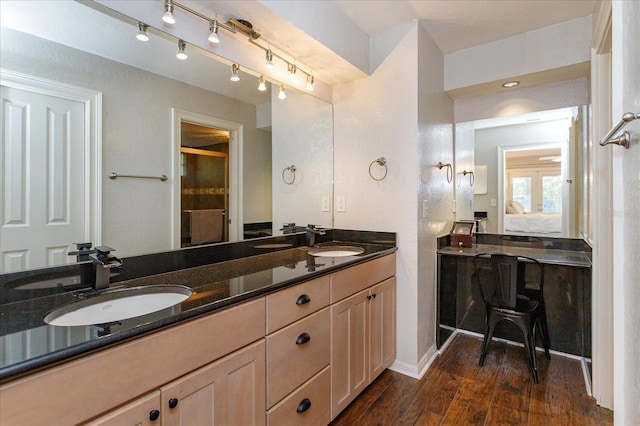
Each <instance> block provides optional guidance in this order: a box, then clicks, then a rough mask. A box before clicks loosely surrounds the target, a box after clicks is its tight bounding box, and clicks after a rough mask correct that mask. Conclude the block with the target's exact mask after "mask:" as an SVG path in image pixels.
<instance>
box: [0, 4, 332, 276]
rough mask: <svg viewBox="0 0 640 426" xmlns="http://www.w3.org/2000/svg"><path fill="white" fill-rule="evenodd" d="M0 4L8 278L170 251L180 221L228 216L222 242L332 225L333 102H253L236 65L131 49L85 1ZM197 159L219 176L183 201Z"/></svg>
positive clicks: (254, 76)
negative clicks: (89, 252)
mask: <svg viewBox="0 0 640 426" xmlns="http://www.w3.org/2000/svg"><path fill="white" fill-rule="evenodd" d="M0 4H1V6H2V11H1V16H2V29H1V31H2V33H1V37H0V42H1V45H0V53H1V56H0V59H1V61H0V64H1V67H2V70H3V80H2V90H3V93H2V106H1V108H2V110H1V111H2V127H3V128H2V143H3V149H2V153H1V154H0V155H1V157H0V160H1V161H0V167H2V170H1V171H2V176H3V178H2V179H3V183H2V203H3V211H2V232H3V234H2V236H1V237H2V238H1V244H2V264H1V272H9V271H17V270H21V269H31V268H34V267H42V266H47V265H55V264H60V263H67V262H68V261H73V260H74V259H73V258H70V257H69V256H67V252H68V251H70V250H72V249H73V243H76V242H82V241H86V240H88V239H89V238H90V239H91V240H90V241H92V242H93V243H100V244H103V245H109V246H111V247H114V248H115V249H116V250H117V252H116V254H117V255H119V256H125V257H126V256H132V255H138V254H146V253H153V252H159V251H166V250H171V249H175V248H179V247H181V246H184V244H185V241H186V243H187V244H188V243H189V240H188V238H190V232H189V231H185V230H184V224H185V221H189V220H191V219H190V218H189V217H188V216H187V217H185V211H187V210H188V211H189V212H190V211H193V210H198V209H212V210H213V209H221V210H223V211H224V222H223V223H224V226H223V228H222V236H223V237H222V239H223V240H225V241H237V240H240V239H244V238H248V237H252V236H264V235H267V234H273V235H277V234H279V233H281V231H279V230H280V228H282V225H283V224H284V223H291V222H295V223H297V224H298V225H303V226H304V225H306V224H307V223H313V224H317V225H320V226H324V227H331V226H332V225H333V216H332V212H331V210H332V209H331V202H330V201H331V200H332V199H333V186H332V181H333V154H332V152H333V107H332V105H331V104H329V103H327V102H325V101H323V100H320V99H318V98H315V97H313V96H311V95H310V94H309V93H302V92H300V91H298V90H295V89H293V88H289V87H287V88H286V92H285V94H286V97H285V98H284V99H281V97H280V96H279V84H278V83H277V82H274V83H273V84H272V83H270V82H268V81H267V85H266V86H267V90H265V91H259V90H258V77H259V75H260V74H259V73H256V72H253V71H251V70H246V69H245V68H244V67H243V65H242V64H239V81H231V80H230V77H231V74H232V63H231V62H229V61H227V60H225V59H223V58H219V57H217V56H215V55H214V54H212V53H211V52H208V51H205V50H202V49H198V48H196V47H193V46H191V45H190V44H189V40H185V41H186V49H185V52H186V54H187V55H188V59H187V60H178V59H176V53H177V52H178V49H179V46H178V41H177V40H176V39H175V38H173V37H171V36H169V35H167V34H165V33H164V32H162V31H160V30H157V29H154V28H147V29H146V30H147V35H148V36H149V40H148V41H144V42H143V41H138V40H137V39H136V37H135V36H136V33H138V25H137V24H138V22H137V21H136V20H134V19H131V18H129V17H126V16H123V15H120V14H118V13H117V12H113V11H110V10H107V9H106V8H104V7H102V6H100V5H97V4H95V3H92V2H83V3H79V2H74V1H56V2H52V1H33V2H31V1H30V2H24V1H2V2H1V3H0ZM42 96H44V98H43V97H42ZM59 100H61V102H58V101H59ZM34 105H35V106H34ZM36 106H37V107H36ZM37 108H41V113H40V114H39V115H40V116H41V117H42V119H41V121H37V120H35V119H34V118H33V117H34V116H35V115H34V114H35V112H36V111H37ZM74 108H75V109H74ZM78 116H79V117H81V118H80V120H79V122H78V123H76V122H75V121H74V120H73V118H75V117H78ZM42 141H47V142H46V143H44V142H42ZM51 141H54V142H56V143H50V142H51ZM78 147H80V148H78ZM185 148H186V149H185ZM189 150H192V151H189ZM194 151H196V152H198V153H200V152H204V154H203V155H204V156H208V157H212V158H213V157H215V159H216V161H215V162H216V163H220V164H222V166H221V167H222V169H221V171H220V172H217V173H213V174H212V176H210V177H211V179H209V180H206V179H205V181H206V183H205V184H204V186H203V187H200V188H194V187H193V185H194V183H193V182H194V180H189V182H190V185H191V187H188V188H186V187H184V185H182V183H183V182H184V181H185V179H184V177H185V174H189V173H192V172H191V171H190V170H191V169H189V167H192V166H193V164H200V166H193V167H196V168H197V167H200V168H203V167H205V166H203V165H202V164H205V163H207V162H206V161H202V162H198V161H191V160H190V159H188V157H189V155H191V153H192V152H194ZM185 152H187V154H185ZM207 152H213V153H214V154H207ZM220 159H222V160H221V161H219V160H220ZM207 164H208V163H207ZM292 166H294V167H292ZM207 167H208V166H207ZM293 170H295V172H293V173H292V171H293ZM110 173H116V174H118V175H119V177H117V178H115V179H113V178H110V177H109V174H110ZM123 175H125V176H127V175H133V176H146V177H149V178H130V177H123ZM163 175H164V176H166V178H167V179H166V180H161V179H159V178H160V177H162V176H163ZM156 178H158V179H156ZM185 196H186V197H187V198H188V197H191V198H192V199H193V198H207V197H209V198H211V199H213V198H215V197H217V201H215V202H205V203H203V204H200V205H199V206H200V207H197V206H198V205H196V204H189V205H187V204H188V202H187V201H185V199H184V197H185ZM76 200H79V201H76ZM192 201H193V200H192ZM209 201H211V200H209ZM327 201H329V202H327ZM38 203H39V204H38ZM194 206H196V207H194ZM36 211H39V212H41V214H40V215H39V216H38V215H35V216H34V214H33V213H34V212H36ZM78 218H80V219H81V220H80V221H79V222H78V223H76V225H75V228H73V227H69V226H67V225H69V222H70V221H73V222H74V223H75V222H76V221H77V220H78ZM35 222H39V223H43V224H44V225H43V227H41V228H37V227H32V226H31V225H32V224H34V223H35ZM51 233H53V234H56V233H57V234H56V235H57V237H56V238H57V240H56V241H55V242H54V241H49V240H48V237H47V235H48V234H51ZM185 233H186V234H187V235H185ZM185 238H186V240H185ZM61 240H64V243H61ZM25 241H27V242H28V244H23V243H24V242H25ZM16 242H20V244H17V243H16ZM14 243H16V244H14Z"/></svg>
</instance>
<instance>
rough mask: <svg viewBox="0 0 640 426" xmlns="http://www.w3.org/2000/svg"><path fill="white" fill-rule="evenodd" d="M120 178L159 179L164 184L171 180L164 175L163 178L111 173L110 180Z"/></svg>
mask: <svg viewBox="0 0 640 426" xmlns="http://www.w3.org/2000/svg"><path fill="white" fill-rule="evenodd" d="M119 177H126V178H136V179H159V180H161V181H162V182H164V181H165V180H167V179H169V178H168V177H167V176H166V175H162V176H139V175H120V174H118V173H116V172H111V173H109V179H115V178H119Z"/></svg>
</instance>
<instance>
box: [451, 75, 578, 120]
mask: <svg viewBox="0 0 640 426" xmlns="http://www.w3.org/2000/svg"><path fill="white" fill-rule="evenodd" d="M587 104H589V80H588V79H586V78H577V79H573V80H563V81H557V82H554V83H547V84H541V85H538V86H534V87H525V88H522V89H519V88H517V87H516V88H513V89H509V90H506V89H505V90H503V91H501V92H498V93H494V94H490V95H482V96H474V97H470V98H465V99H457V100H456V101H455V119H456V123H460V122H463V121H474V120H481V119H485V118H493V117H507V116H511V115H518V114H526V113H530V112H536V111H547V110H552V109H560V108H567V107H573V106H576V105H587Z"/></svg>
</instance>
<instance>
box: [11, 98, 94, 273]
mask: <svg viewBox="0 0 640 426" xmlns="http://www.w3.org/2000/svg"><path fill="white" fill-rule="evenodd" d="M0 113H1V114H0V116H1V120H2V134H1V135H0V137H1V138H2V150H1V152H0V178H1V183H0V191H1V194H0V195H1V201H2V207H1V212H0V215H1V220H2V221H1V228H0V272H11V271H17V270H23V269H28V268H38V267H44V266H53V265H60V264H63V263H68V262H70V261H73V260H75V259H73V258H70V257H69V256H68V255H67V253H68V251H69V248H72V247H73V243H74V242H82V241H84V238H86V235H87V233H86V229H88V226H87V224H86V223H85V222H86V218H87V212H86V208H87V207H86V206H87V203H86V202H85V197H87V191H86V176H85V174H86V171H85V166H84V165H85V163H86V161H85V155H86V152H85V150H86V149H87V148H86V145H85V138H86V137H87V136H86V135H87V134H88V132H87V129H86V128H85V127H86V119H85V118H86V117H85V114H86V112H85V105H84V103H83V102H80V101H75V100H69V99H63V98H60V97H56V96H50V95H44V94H40V93H35V92H32V91H27V90H21V89H18V88H14V87H7V86H2V87H1V105H0Z"/></svg>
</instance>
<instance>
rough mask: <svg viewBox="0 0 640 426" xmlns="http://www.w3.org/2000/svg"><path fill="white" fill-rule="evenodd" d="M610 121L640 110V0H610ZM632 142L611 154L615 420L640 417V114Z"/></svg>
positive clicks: (632, 125)
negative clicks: (639, 258) (627, 147)
mask: <svg viewBox="0 0 640 426" xmlns="http://www.w3.org/2000/svg"><path fill="white" fill-rule="evenodd" d="M611 20H612V29H613V38H612V64H613V66H612V76H613V78H612V82H613V85H612V86H613V87H612V112H613V117H612V122H613V123H617V122H618V121H619V120H620V117H621V116H622V114H623V113H625V112H629V111H632V112H634V113H636V114H638V113H640V58H639V56H638V46H639V45H640V30H639V29H638V22H640V3H638V2H635V1H613V2H612V18H611ZM626 130H627V131H628V132H629V133H630V135H631V146H630V147H629V149H622V148H620V147H616V146H610V147H606V148H602V147H596V149H608V150H611V151H612V155H613V163H612V170H613V182H612V187H611V192H612V193H613V214H612V215H611V216H609V217H610V218H612V219H613V242H614V244H613V256H612V258H613V260H614V262H613V288H614V302H613V303H614V314H613V315H614V316H613V318H614V319H613V320H614V332H615V337H614V407H613V408H614V422H615V423H616V424H621V425H622V424H634V423H635V424H637V422H638V419H639V418H640V404H638V401H639V400H640V368H639V367H638V361H639V360H640V327H639V325H640V310H639V309H638V306H639V305H640V286H639V285H638V280H639V277H640V262H638V252H640V222H639V221H638V217H640V208H639V206H640V202H639V201H638V200H639V199H640V120H635V121H633V122H631V123H629V124H628V125H627V126H626Z"/></svg>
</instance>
